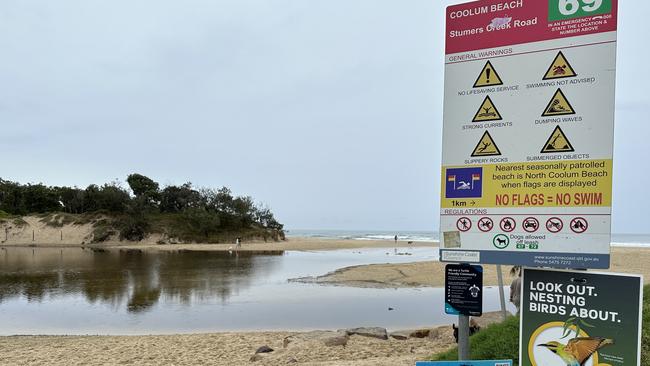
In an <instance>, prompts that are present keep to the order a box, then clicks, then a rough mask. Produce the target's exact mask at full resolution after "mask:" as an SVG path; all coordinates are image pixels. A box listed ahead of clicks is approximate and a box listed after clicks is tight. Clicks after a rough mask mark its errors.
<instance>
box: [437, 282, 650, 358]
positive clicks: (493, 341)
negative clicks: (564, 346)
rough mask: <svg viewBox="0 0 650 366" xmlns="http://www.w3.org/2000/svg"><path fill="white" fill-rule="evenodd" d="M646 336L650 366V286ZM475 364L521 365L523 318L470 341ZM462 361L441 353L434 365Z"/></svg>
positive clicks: (647, 289)
mask: <svg viewBox="0 0 650 366" xmlns="http://www.w3.org/2000/svg"><path fill="white" fill-rule="evenodd" d="M643 291H644V293H645V294H646V296H644V298H643V333H642V336H641V366H650V285H647V286H645V287H644V289H643ZM469 342H470V347H471V352H470V356H471V359H472V360H513V364H514V365H517V364H518V363H519V318H518V317H514V316H513V317H510V318H508V319H507V320H506V321H505V322H503V323H499V324H493V325H490V326H489V327H487V328H486V329H483V330H481V331H480V332H478V333H476V334H475V335H473V336H472V337H470V340H469ZM455 360H458V348H457V347H455V348H453V349H451V350H449V351H447V352H443V353H439V354H437V355H434V356H432V357H431V361H455Z"/></svg>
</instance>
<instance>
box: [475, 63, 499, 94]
mask: <svg viewBox="0 0 650 366" xmlns="http://www.w3.org/2000/svg"><path fill="white" fill-rule="evenodd" d="M495 85H503V81H501V77H500V76H499V74H497V72H496V70H494V66H492V63H491V62H490V61H488V62H487V63H486V64H485V66H483V70H481V73H480V74H479V76H478V79H476V81H475V82H474V87H475V88H482V87H484V86H495Z"/></svg>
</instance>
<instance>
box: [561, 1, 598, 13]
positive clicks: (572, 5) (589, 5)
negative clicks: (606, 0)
mask: <svg viewBox="0 0 650 366" xmlns="http://www.w3.org/2000/svg"><path fill="white" fill-rule="evenodd" d="M582 3H584V6H583V7H582V10H584V11H587V12H592V11H596V10H598V8H600V6H601V5H603V0H582ZM558 9H559V10H560V13H561V14H562V15H573V14H575V13H577V12H578V10H580V1H578V0H559V2H558Z"/></svg>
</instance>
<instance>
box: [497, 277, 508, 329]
mask: <svg viewBox="0 0 650 366" xmlns="http://www.w3.org/2000/svg"><path fill="white" fill-rule="evenodd" d="M497 281H498V284H499V300H501V315H502V316H503V320H506V318H507V317H508V312H507V311H506V295H505V293H504V291H503V271H502V270H501V265H500V264H497Z"/></svg>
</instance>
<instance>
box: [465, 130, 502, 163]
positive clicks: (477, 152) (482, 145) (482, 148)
mask: <svg viewBox="0 0 650 366" xmlns="http://www.w3.org/2000/svg"><path fill="white" fill-rule="evenodd" d="M498 155H501V150H499V147H498V146H497V144H496V143H495V142H494V139H493V138H492V136H490V133H489V132H488V131H485V133H484V134H483V136H482V137H481V139H480V140H479V142H478V144H477V145H476V147H475V148H474V151H473V152H472V156H473V157H477V156H498Z"/></svg>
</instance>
